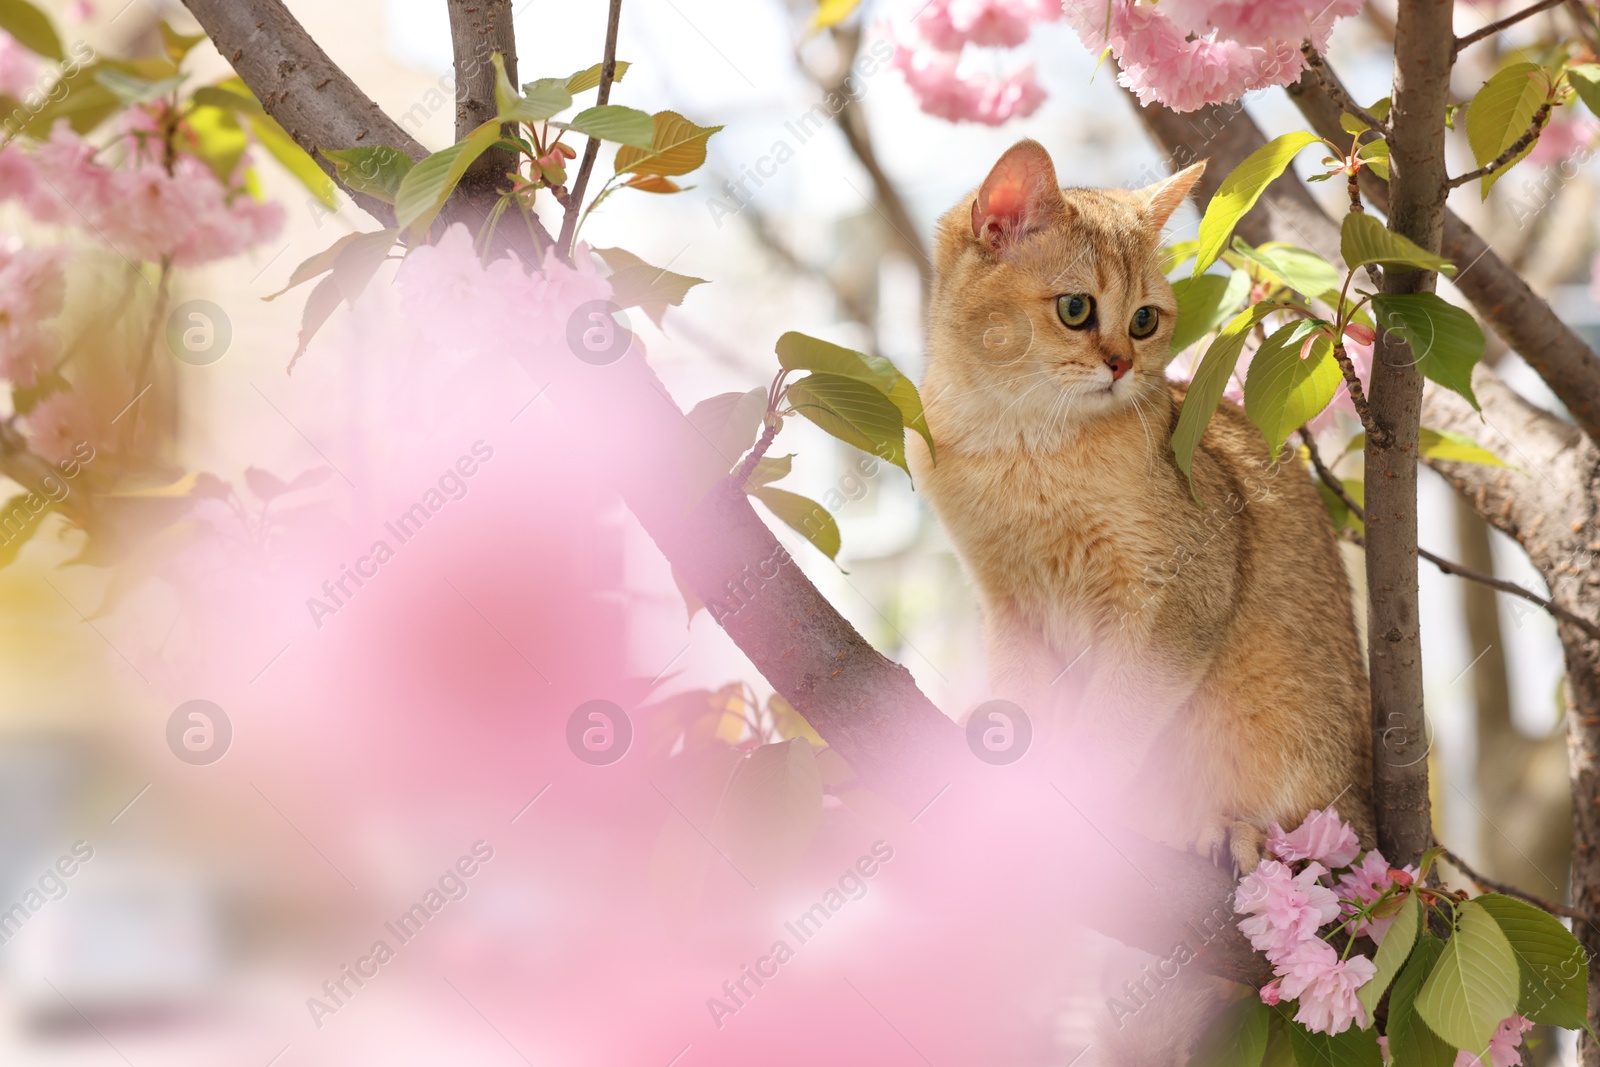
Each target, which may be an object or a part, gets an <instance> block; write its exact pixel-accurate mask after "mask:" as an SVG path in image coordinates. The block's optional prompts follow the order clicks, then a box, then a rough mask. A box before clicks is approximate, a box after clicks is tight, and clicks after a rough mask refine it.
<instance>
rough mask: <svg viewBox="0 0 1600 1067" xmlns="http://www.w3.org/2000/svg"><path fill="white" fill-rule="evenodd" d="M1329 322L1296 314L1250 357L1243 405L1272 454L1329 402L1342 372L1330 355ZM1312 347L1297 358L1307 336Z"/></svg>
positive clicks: (1342, 377) (1341, 379) (1331, 352)
mask: <svg viewBox="0 0 1600 1067" xmlns="http://www.w3.org/2000/svg"><path fill="white" fill-rule="evenodd" d="M1328 329H1329V324H1328V323H1322V322H1316V321H1313V320H1308V319H1301V320H1299V321H1298V322H1294V323H1291V324H1290V325H1288V326H1284V327H1282V328H1281V329H1279V330H1278V331H1277V332H1275V333H1274V334H1273V335H1272V336H1271V337H1268V338H1267V341H1266V343H1265V344H1263V345H1262V346H1261V348H1260V349H1259V350H1257V352H1256V354H1255V356H1254V357H1253V358H1252V359H1251V360H1250V372H1249V373H1248V374H1247V375H1246V376H1245V381H1244V410H1245V414H1247V415H1249V416H1250V421H1251V422H1253V423H1255V424H1256V428H1257V429H1258V430H1260V431H1261V435H1262V436H1263V437H1265V438H1266V439H1267V448H1268V450H1269V452H1270V453H1271V454H1272V455H1274V456H1276V455H1277V454H1278V453H1279V452H1280V451H1282V449H1283V443H1284V441H1286V440H1288V438H1289V435H1290V434H1292V433H1294V432H1295V431H1296V430H1298V429H1299V428H1300V427H1302V426H1304V425H1305V424H1306V423H1308V422H1310V421H1311V420H1312V419H1313V418H1315V417H1316V416H1317V415H1319V414H1321V412H1322V409H1323V408H1325V407H1327V406H1328V403H1329V401H1331V400H1332V399H1333V397H1334V394H1335V393H1337V392H1338V391H1339V385H1340V383H1342V382H1343V381H1344V375H1343V374H1342V373H1341V372H1340V370H1339V363H1338V361H1337V360H1335V359H1334V358H1333V341H1332V340H1331V339H1330V338H1329V337H1328V335H1327V332H1326V331H1327V330H1328ZM1319 330H1320V331H1323V332H1322V333H1321V334H1320V336H1317V337H1316V338H1315V339H1314V340H1312V342H1311V351H1310V352H1309V353H1307V355H1306V356H1305V358H1304V359H1302V358H1301V357H1300V352H1301V349H1302V348H1303V347H1304V344H1305V341H1306V339H1307V338H1308V337H1311V336H1312V335H1313V334H1316V333H1317V332H1318V331H1319Z"/></svg>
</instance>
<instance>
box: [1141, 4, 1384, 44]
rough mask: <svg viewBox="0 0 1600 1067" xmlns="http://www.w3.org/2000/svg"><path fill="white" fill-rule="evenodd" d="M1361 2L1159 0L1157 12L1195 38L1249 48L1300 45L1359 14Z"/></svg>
mask: <svg viewBox="0 0 1600 1067" xmlns="http://www.w3.org/2000/svg"><path fill="white" fill-rule="evenodd" d="M1362 2H1363V0H1335V2H1334V3H1333V4H1332V5H1327V4H1323V3H1320V2H1319V3H1305V2H1304V0H1163V3H1162V5H1161V8H1162V10H1163V11H1165V12H1166V13H1167V14H1168V15H1170V16H1171V17H1172V19H1173V21H1174V22H1176V23H1177V24H1178V25H1179V26H1180V27H1182V28H1183V29H1185V30H1187V31H1188V32H1189V33H1191V34H1193V35H1194V36H1196V37H1205V36H1208V35H1210V34H1212V33H1215V34H1216V35H1217V36H1218V37H1219V38H1223V39H1226V40H1230V41H1234V42H1236V43H1238V44H1243V45H1250V46H1252V47H1258V48H1259V47H1264V46H1269V42H1272V41H1303V40H1306V39H1307V38H1315V37H1316V36H1317V35H1318V34H1319V33H1323V34H1325V32H1326V31H1325V27H1326V26H1327V25H1328V24H1329V22H1330V21H1331V19H1334V18H1347V17H1349V16H1351V15H1358V14H1360V13H1361V5H1362Z"/></svg>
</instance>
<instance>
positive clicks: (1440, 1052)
mask: <svg viewBox="0 0 1600 1067" xmlns="http://www.w3.org/2000/svg"><path fill="white" fill-rule="evenodd" d="M1443 953H1444V942H1443V941H1440V940H1439V939H1438V938H1437V937H1434V936H1433V935H1432V934H1431V933H1429V932H1428V931H1427V930H1423V931H1422V933H1421V935H1420V936H1419V937H1418V938H1417V942H1416V947H1415V948H1413V949H1412V951H1411V957H1410V958H1409V959H1408V960H1407V961H1406V964H1405V966H1404V967H1402V968H1401V969H1400V975H1399V977H1397V978H1396V979H1395V980H1394V989H1393V990H1392V991H1390V993H1389V1026H1388V1034H1389V1055H1390V1056H1391V1057H1393V1058H1392V1059H1391V1061H1390V1063H1391V1067H1454V1065H1455V1062H1456V1048H1455V1046H1454V1045H1451V1044H1450V1043H1448V1042H1447V1041H1445V1040H1444V1039H1443V1038H1441V1037H1439V1035H1438V1034H1435V1033H1434V1032H1433V1031H1432V1030H1429V1029H1428V1027H1427V1025H1426V1024H1424V1023H1423V1021H1422V1020H1421V1019H1419V1018H1417V1013H1416V1010H1415V1007H1416V1000H1417V993H1418V992H1419V991H1420V990H1421V989H1422V983H1423V982H1424V981H1426V980H1427V978H1428V975H1430V974H1431V973H1433V968H1434V966H1435V965H1436V964H1437V963H1438V961H1439V957H1440V956H1441V955H1442V954H1443ZM1359 995H1360V994H1359V993H1358V994H1357V996H1359Z"/></svg>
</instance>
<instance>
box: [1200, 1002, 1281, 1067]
mask: <svg viewBox="0 0 1600 1067" xmlns="http://www.w3.org/2000/svg"><path fill="white" fill-rule="evenodd" d="M1271 1020H1272V1009H1270V1008H1268V1007H1267V1006H1266V1005H1265V1004H1263V1003H1262V1002H1261V998H1260V996H1258V995H1257V994H1256V991H1255V990H1254V989H1247V990H1245V991H1244V992H1242V993H1240V994H1238V995H1237V996H1235V997H1234V999H1233V1003H1231V1004H1229V1005H1228V1006H1227V1007H1226V1008H1225V1009H1224V1010H1223V1011H1222V1012H1221V1013H1220V1014H1219V1015H1218V1016H1217V1019H1216V1021H1215V1022H1213V1023H1212V1024H1211V1026H1210V1027H1209V1028H1208V1029H1207V1030H1206V1032H1205V1035H1204V1036H1203V1037H1201V1039H1200V1041H1199V1043H1198V1044H1197V1045H1196V1046H1195V1050H1194V1053H1193V1054H1192V1055H1191V1056H1190V1057H1189V1064H1188V1067H1261V1061H1262V1059H1263V1058H1264V1057H1265V1056H1266V1053H1267V1031H1268V1028H1269V1024H1270V1022H1271Z"/></svg>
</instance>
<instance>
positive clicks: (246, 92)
mask: <svg viewBox="0 0 1600 1067" xmlns="http://www.w3.org/2000/svg"><path fill="white" fill-rule="evenodd" d="M194 100H195V103H197V104H205V105H207V106H209V107H220V108H223V109H225V110H228V111H232V112H234V113H236V114H239V115H242V116H244V120H245V122H247V123H248V124H249V126H250V132H251V133H252V134H254V135H255V139H256V142H257V143H258V144H260V145H261V147H262V148H265V149H266V150H267V152H268V153H269V154H270V155H271V156H272V158H274V159H276V160H277V161H278V162H279V163H280V164H281V165H282V166H283V168H284V169H285V170H287V171H288V172H289V173H290V174H292V175H294V176H295V177H296V178H298V179H299V180H300V184H301V185H304V186H305V187H306V188H307V189H309V190H310V191H311V193H312V194H313V195H314V196H316V198H317V199H318V200H320V201H322V203H323V204H325V205H327V206H328V207H338V206H339V198H338V197H337V196H336V195H335V194H334V189H333V179H332V178H330V177H328V176H327V175H326V174H324V173H323V172H322V168H321V167H320V166H318V165H317V161H316V160H315V159H312V158H311V156H310V155H309V154H308V153H307V152H306V150H305V149H303V148H301V147H300V145H299V143H298V142H296V141H295V139H294V138H293V137H290V136H289V131H288V130H285V129H284V128H283V127H282V126H280V125H278V120H277V119H275V118H273V117H272V116H271V115H268V114H267V112H266V110H265V109H264V108H262V106H261V102H260V101H259V100H257V99H256V98H255V96H253V95H252V94H251V92H250V89H249V87H248V86H246V85H245V83H244V82H243V81H242V80H240V79H239V78H229V79H227V80H226V81H222V82H219V83H217V84H216V85H206V86H202V87H201V88H199V89H196V90H195V92H194Z"/></svg>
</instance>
